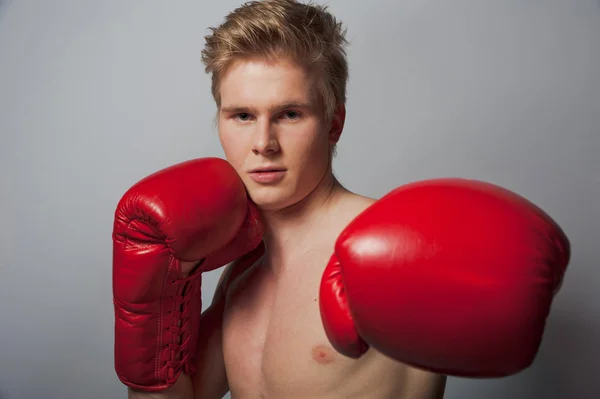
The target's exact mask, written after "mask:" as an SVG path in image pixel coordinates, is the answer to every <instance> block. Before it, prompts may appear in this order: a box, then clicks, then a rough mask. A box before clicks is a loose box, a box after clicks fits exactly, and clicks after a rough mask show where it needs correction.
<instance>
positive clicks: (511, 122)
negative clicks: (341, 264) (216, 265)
mask: <svg viewBox="0 0 600 399" xmlns="http://www.w3.org/2000/svg"><path fill="white" fill-rule="evenodd" d="M240 3H241V0H219V1H212V0H211V1H191V0H188V1H177V2H167V1H122V0H110V1H90V0H85V1H75V0H71V1H68V0H54V1H52V2H50V1H42V0H40V1H4V2H2V3H0V115H1V117H0V134H1V141H0V187H1V189H0V190H1V195H0V221H1V224H2V228H0V266H1V268H2V274H1V278H0V295H1V300H0V398H2V399H7V398H10V399H17V398H41V397H44V398H57V399H58V398H61V399H70V398H85V399H93V398H119V397H125V390H124V386H123V385H121V384H120V383H119V382H118V380H117V378H116V376H115V374H114V371H113V363H112V362H113V352H112V350H113V313H112V312H113V311H112V304H111V229H112V221H113V211H114V207H115V205H116V203H117V201H118V199H119V198H120V196H121V195H122V193H123V192H124V191H125V190H126V189H127V188H128V187H129V186H130V185H131V184H132V183H134V182H135V181H137V180H138V179H139V178H141V177H143V176H145V175H147V174H149V173H151V172H154V171H156V170H158V169H160V168H163V167H165V166H168V165H170V164H173V163H176V162H179V161H182V160H185V159H189V158H194V157H202V156H212V155H217V156H223V153H222V150H221V148H220V146H219V143H218V139H217V134H216V131H215V129H214V126H213V123H212V122H213V114H214V111H215V107H214V104H213V102H212V99H211V97H210V94H209V77H208V76H207V75H205V74H204V72H203V70H202V66H201V63H200V50H201V48H202V46H203V36H204V35H205V34H206V33H207V30H206V28H207V27H208V26H214V25H216V24H218V23H219V22H220V21H221V20H222V18H223V17H224V15H225V14H226V13H227V12H229V11H231V10H232V9H233V8H234V7H236V6H238V5H239V4H240ZM329 4H330V7H331V10H332V11H334V12H335V13H336V14H337V16H338V17H339V18H340V19H341V20H343V21H344V22H345V23H346V24H347V26H348V28H349V31H348V36H349V39H350V40H351V42H352V45H351V48H350V52H349V58H350V64H351V83H350V86H349V101H348V120H347V125H346V129H345V132H344V134H343V136H342V140H341V142H340V145H339V156H338V158H337V159H336V161H335V165H334V167H335V172H336V173H337V176H338V177H339V178H340V179H341V181H342V182H343V183H344V184H346V185H347V186H348V187H349V188H350V189H352V190H355V191H357V192H360V193H362V194H366V195H370V196H375V197H379V196H381V195H383V194H385V193H386V192H387V191H389V190H391V189H393V188H395V187H396V186H398V185H401V184H403V183H406V182H408V181H412V180H417V179H424V178H430V177H438V176H464V177H471V178H479V179H484V180H488V181H491V182H494V183H497V184H500V185H503V186H505V187H507V188H510V189H512V190H515V191H517V192H519V193H521V194H523V195H525V196H526V197H528V198H530V199H531V200H533V201H534V202H536V203H538V204H539V205H540V206H542V207H543V208H544V209H545V210H547V211H548V212H549V213H550V214H551V215H553V216H554V217H555V218H556V220H557V221H558V222H559V223H560V224H561V225H562V226H563V227H564V228H565V230H566V232H567V233H568V235H569V236H570V238H571V240H572V243H573V258H572V263H571V266H570V270H569V272H568V276H567V278H566V281H565V283H564V286H563V288H562V291H561V292H560V294H559V295H558V297H557V298H556V301H555V303H554V308H553V312H552V315H551V317H550V320H549V322H548V328H547V332H546V335H545V339H544V342H543V345H542V348H541V352H540V354H539V356H538V358H537V360H536V362H535V365H534V366H533V367H531V368H530V369H528V370H527V371H525V372H523V373H521V374H519V375H517V376H513V377H509V378H505V379H499V380H484V381H477V380H469V379H458V378H451V379H449V383H448V390H447V395H446V398H490V399H499V398H576V399H584V398H599V397H600V389H599V387H598V377H597V373H598V371H599V370H600V350H599V337H600V312H599V311H598V310H599V307H600V305H599V304H600V294H599V290H598V282H599V280H600V271H599V269H598V267H597V263H598V254H597V249H598V237H599V234H598V231H599V229H598V222H600V218H599V216H600V215H599V213H600V205H599V203H600V162H599V160H598V154H597V153H598V151H599V150H600V133H599V128H600V79H599V75H598V73H599V71H600V3H599V2H598V1H584V0H544V1H524V0H496V1H467V0H455V1H453V2H443V1H439V2H433V1H424V0H406V1H391V0H390V1H385V0H370V1H358V0H356V1H349V0H343V1H342V0H334V1H330V2H329ZM219 273H220V271H216V272H212V273H210V274H209V276H208V278H206V280H205V285H204V292H203V297H204V299H205V300H208V299H209V298H210V297H211V295H212V293H213V290H214V287H215V283H216V281H217V278H218V277H219Z"/></svg>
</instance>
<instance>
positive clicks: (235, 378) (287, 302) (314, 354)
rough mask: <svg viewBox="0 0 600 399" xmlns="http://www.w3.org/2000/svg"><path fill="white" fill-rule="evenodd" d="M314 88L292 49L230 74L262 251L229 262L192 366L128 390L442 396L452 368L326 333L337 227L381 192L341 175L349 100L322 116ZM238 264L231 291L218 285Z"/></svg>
mask: <svg viewBox="0 0 600 399" xmlns="http://www.w3.org/2000/svg"><path fill="white" fill-rule="evenodd" d="M315 87H316V84H315V80H314V79H313V77H312V76H311V75H310V74H308V73H307V72H306V71H305V70H304V69H303V68H301V67H300V66H298V65H296V64H294V63H293V62H290V61H287V60H284V59H280V60H278V61H277V62H264V61H260V60H251V59H249V60H240V61H238V62H236V63H235V64H233V65H232V66H231V67H230V68H229V69H228V71H227V73H226V74H225V76H224V77H223V80H222V83H221V88H220V94H221V107H220V109H219V116H218V122H219V138H220V141H221V145H222V146H223V149H224V152H225V156H226V158H227V160H228V161H229V162H230V163H231V164H232V165H233V167H234V168H235V169H236V171H237V172H238V174H239V175H240V177H241V178H242V181H243V182H244V184H245V185H246V187H247V189H248V193H249V195H250V197H251V199H252V200H253V201H254V203H256V205H257V206H258V208H259V209H260V210H261V214H262V217H263V221H264V224H265V228H266V231H265V237H264V242H265V246H266V252H265V255H264V256H263V257H262V258H261V259H260V260H259V261H257V262H256V263H255V264H254V265H252V266H251V267H249V268H247V266H246V267H245V268H244V271H243V272H240V273H237V271H235V270H232V266H228V267H227V268H226V269H225V271H224V272H223V275H222V278H221V281H220V282H219V287H218V288H217V290H216V293H215V297H214V300H213V303H212V305H211V306H210V307H209V308H208V309H207V310H206V311H205V312H204V313H203V315H202V325H203V326H205V327H204V329H203V330H202V334H203V335H202V336H201V339H200V341H199V345H200V348H199V356H198V365H197V366H198V367H197V372H196V374H195V375H194V376H193V377H190V376H187V375H182V376H181V377H180V378H179V380H178V381H177V384H176V385H175V386H173V387H171V388H170V389H169V390H167V391H164V392H161V393H159V394H152V395H148V394H146V395H143V396H136V395H139V393H135V392H132V391H130V397H132V398H134V397H135V398H142V397H143V398H150V397H155V398H159V397H160V398H186V399H190V398H196V399H199V398H202V399H204V398H221V397H223V396H224V395H225V394H226V393H227V392H228V391H230V392H231V396H232V398H234V399H245V398H265V399H266V398H281V399H285V398H292V397H293V398H323V399H326V398H373V399H388V398H390V399H391V398H396V399H398V398H403V399H438V398H442V397H443V394H444V389H445V383H446V377H445V376H442V375H437V374H433V373H430V372H427V371H423V370H419V369H415V368H412V367H409V366H408V365H405V364H403V363H399V362H397V361H394V360H392V359H389V358H387V357H386V356H384V355H383V354H381V353H379V352H377V351H375V350H373V349H370V350H369V351H368V352H367V353H366V354H365V355H363V356H362V357H361V358H359V359H350V358H347V357H345V356H343V355H341V354H339V353H337V352H336V351H335V350H334V349H333V348H332V347H331V345H330V344H329V342H328V340H327V337H326V335H325V332H324V330H323V326H322V322H321V318H320V312H319V302H318V301H319V296H318V290H319V285H320V279H321V276H322V274H323V271H324V269H325V266H326V264H327V261H328V260H329V257H330V256H331V253H332V251H333V247H334V243H335V240H336V238H337V237H338V235H339V234H340V233H341V231H342V230H343V229H344V227H345V226H346V225H347V224H348V223H349V222H350V221H351V220H352V219H353V218H354V217H356V216H357V215H358V214H359V213H360V212H362V211H363V210H365V209H366V208H367V207H368V206H369V205H370V204H372V203H373V202H374V201H375V200H374V199H372V198H367V197H364V196H360V195H357V194H355V193H352V192H350V191H349V190H347V189H346V188H344V187H343V186H342V185H341V184H340V183H339V182H338V181H337V180H336V179H335V177H334V176H333V174H332V170H331V146H332V145H333V144H334V143H336V142H337V140H338V139H339V137H340V135H341V133H342V130H343V127H344V120H345V109H344V107H343V106H340V107H338V109H337V110H336V112H335V115H334V117H333V119H332V120H325V119H324V117H323V107H322V103H321V102H320V101H319V97H318V95H317V92H316V90H315ZM267 165H268V166H276V167H278V168H283V169H285V173H284V177H283V179H282V180H280V181H278V182H277V183H266V184H265V183H258V182H256V181H254V180H253V179H252V178H251V174H250V173H249V171H251V170H253V169H254V168H257V167H263V166H267ZM193 266H194V265H193V264H186V265H184V267H185V268H187V269H191V268H192V267H193ZM233 267H234V268H235V267H236V266H233ZM234 274H235V275H237V277H235V278H233V277H231V279H232V280H231V281H229V285H228V287H229V288H228V289H227V291H226V292H225V290H223V289H222V286H221V284H222V283H223V281H224V280H226V279H228V278H230V276H231V275H234ZM209 325H210V326H211V328H207V327H206V326H209ZM131 395H134V396H131Z"/></svg>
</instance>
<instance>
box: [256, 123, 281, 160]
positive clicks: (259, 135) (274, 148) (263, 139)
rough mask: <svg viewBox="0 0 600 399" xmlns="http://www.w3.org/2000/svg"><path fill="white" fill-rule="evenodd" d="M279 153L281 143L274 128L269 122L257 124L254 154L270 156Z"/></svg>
mask: <svg viewBox="0 0 600 399" xmlns="http://www.w3.org/2000/svg"><path fill="white" fill-rule="evenodd" d="M278 151H279V141H278V140H277V134H276V131H275V128H274V126H273V125H272V124H271V123H270V122H269V121H261V122H259V123H258V124H257V130H256V132H255V137H254V143H253V145H252V152H253V153H254V154H257V155H258V154H261V155H269V154H274V153H276V152H278Z"/></svg>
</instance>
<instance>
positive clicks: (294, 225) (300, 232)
mask: <svg viewBox="0 0 600 399" xmlns="http://www.w3.org/2000/svg"><path fill="white" fill-rule="evenodd" d="M349 193H350V192H349V191H348V190H346V189H345V188H344V187H343V186H342V185H341V184H340V183H339V182H338V181H337V180H336V179H335V177H334V176H333V174H332V173H331V172H330V171H329V172H328V173H327V174H326V175H325V176H324V178H323V180H322V181H321V182H320V183H319V184H318V185H317V187H316V188H315V189H314V190H313V191H312V192H311V193H310V194H309V195H308V196H307V197H306V198H304V199H303V200H302V201H300V202H298V203H296V204H294V205H292V206H290V207H288V208H285V209H282V210H279V211H276V212H265V213H263V220H264V223H265V226H266V229H265V230H266V231H265V237H264V242H265V244H266V248H267V253H266V254H265V257H266V259H267V261H268V263H269V264H271V265H284V264H287V263H288V260H290V259H293V258H295V257H297V256H301V254H302V253H303V252H306V251H308V250H310V249H311V247H312V245H313V244H314V242H315V238H316V236H317V234H316V232H318V231H319V230H320V227H321V226H323V225H324V224H326V223H328V218H329V217H330V215H331V212H330V210H331V209H333V208H334V207H335V206H336V204H337V203H338V202H339V200H340V198H341V197H343V196H345V195H347V194H349Z"/></svg>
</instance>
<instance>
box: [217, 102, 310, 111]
mask: <svg viewBox="0 0 600 399" xmlns="http://www.w3.org/2000/svg"><path fill="white" fill-rule="evenodd" d="M293 108H301V109H310V108H312V105H311V104H310V103H307V102H301V101H298V102H290V103H285V104H282V105H276V106H274V107H272V108H271V109H269V111H270V112H274V111H282V110H284V109H293ZM221 112H227V113H242V112H247V113H253V112H255V109H254V108H252V107H248V106H243V105H235V104H233V105H226V106H223V107H221Z"/></svg>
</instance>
